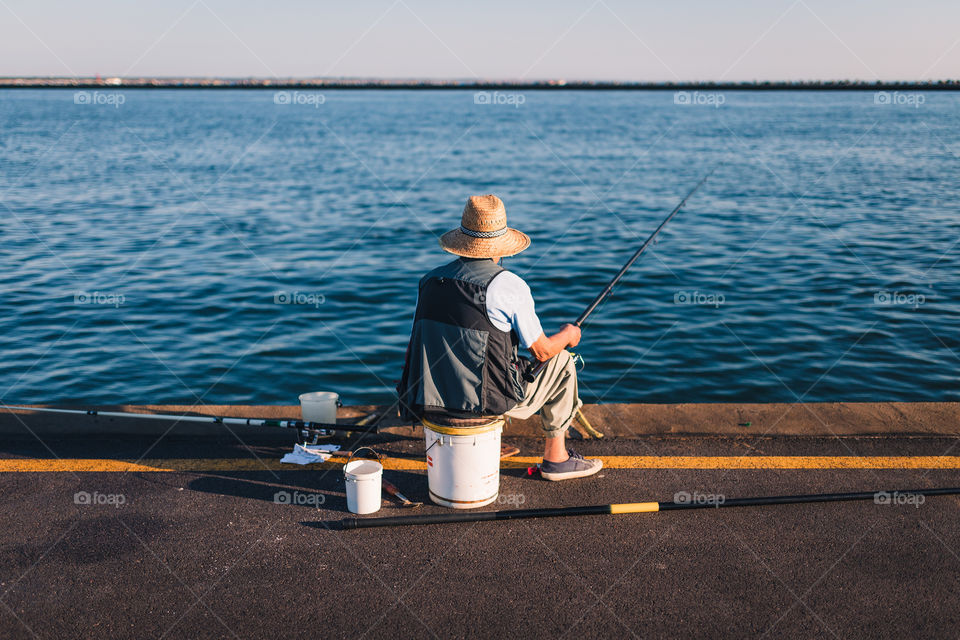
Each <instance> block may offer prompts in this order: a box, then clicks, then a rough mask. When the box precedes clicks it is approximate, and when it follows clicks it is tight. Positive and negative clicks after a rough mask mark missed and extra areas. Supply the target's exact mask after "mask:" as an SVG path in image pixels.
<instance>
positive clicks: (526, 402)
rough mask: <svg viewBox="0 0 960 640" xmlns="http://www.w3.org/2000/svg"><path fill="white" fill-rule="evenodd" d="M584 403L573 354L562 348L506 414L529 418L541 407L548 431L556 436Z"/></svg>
mask: <svg viewBox="0 0 960 640" xmlns="http://www.w3.org/2000/svg"><path fill="white" fill-rule="evenodd" d="M582 406H583V403H582V402H580V396H579V394H578V391H577V367H576V364H575V363H574V361H573V355H572V354H571V353H570V352H569V351H561V352H560V353H559V354H557V355H556V357H554V358H551V359H550V360H548V361H547V366H546V367H544V369H543V371H541V372H540V375H538V376H537V378H536V380H534V381H533V382H528V383H527V386H526V389H525V394H524V398H523V401H522V402H521V403H520V404H518V405H517V406H516V407H514V408H513V409H510V411H507V412H506V413H505V414H504V415H506V416H509V417H511V418H517V419H518V420H526V419H527V418H530V417H532V416H533V415H534V414H535V413H536V412H537V411H540V419H541V420H542V421H543V430H544V435H546V437H548V438H556V437H557V436H560V435H563V432H564V431H566V429H567V427H569V426H570V423H571V422H573V418H574V416H575V415H576V413H577V409H579V408H580V407H582Z"/></svg>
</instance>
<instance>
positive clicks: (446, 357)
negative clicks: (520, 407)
mask: <svg viewBox="0 0 960 640" xmlns="http://www.w3.org/2000/svg"><path fill="white" fill-rule="evenodd" d="M502 271H503V267H501V266H499V265H497V264H496V263H494V262H493V261H492V260H486V259H484V260H471V259H469V258H458V259H457V260H454V261H453V262H451V263H449V264H446V265H443V266H442V267H438V268H436V269H434V270H433V271H431V272H430V273H428V274H427V275H425V276H424V277H423V278H422V279H421V280H420V294H419V298H418V300H417V311H416V315H415V316H414V319H413V333H412V334H411V336H410V343H409V345H408V346H407V358H406V364H405V365H404V369H403V377H402V378H401V379H400V384H399V385H398V387H397V392H398V394H399V399H400V407H401V412H402V414H403V415H405V416H406V417H407V418H408V419H409V418H419V417H422V416H423V413H424V412H425V411H429V412H437V413H446V414H455V415H459V414H471V415H501V414H503V413H505V412H506V411H509V410H510V409H512V408H513V407H515V406H516V405H517V403H518V402H520V401H521V400H523V395H524V384H523V379H522V376H521V363H520V361H519V359H518V354H517V346H518V344H519V342H520V340H519V338H518V337H517V334H516V332H515V331H513V330H512V329H511V330H510V331H502V330H500V329H498V328H497V327H496V326H495V325H494V324H493V323H492V322H490V319H489V318H488V317H487V305H486V299H487V286H488V285H489V284H490V281H491V280H493V278H494V277H495V276H496V275H497V274H499V273H501V272H502Z"/></svg>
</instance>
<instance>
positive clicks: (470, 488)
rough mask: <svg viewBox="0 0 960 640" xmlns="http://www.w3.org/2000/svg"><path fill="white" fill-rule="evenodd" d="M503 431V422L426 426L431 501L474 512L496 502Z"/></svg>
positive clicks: (498, 492) (498, 490)
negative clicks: (471, 425)
mask: <svg viewBox="0 0 960 640" xmlns="http://www.w3.org/2000/svg"><path fill="white" fill-rule="evenodd" d="M502 431H503V421H502V420H497V421H495V422H492V423H490V424H489V425H486V426H483V427H477V428H475V429H461V428H448V427H441V426H438V425H433V424H426V423H425V424H424V425H423V433H424V436H425V437H426V445H427V484H428V485H429V488H430V499H431V500H432V501H433V502H435V503H436V504H439V505H441V506H444V507H450V508H452V509H475V508H477V507H482V506H484V505H488V504H490V503H491V502H493V501H494V500H496V499H497V496H498V495H499V494H500V433H501V432H502Z"/></svg>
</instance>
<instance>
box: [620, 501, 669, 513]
mask: <svg viewBox="0 0 960 640" xmlns="http://www.w3.org/2000/svg"><path fill="white" fill-rule="evenodd" d="M651 511H660V503H659V502H625V503H622V504H612V505H610V513H613V514H617V513H650V512H651Z"/></svg>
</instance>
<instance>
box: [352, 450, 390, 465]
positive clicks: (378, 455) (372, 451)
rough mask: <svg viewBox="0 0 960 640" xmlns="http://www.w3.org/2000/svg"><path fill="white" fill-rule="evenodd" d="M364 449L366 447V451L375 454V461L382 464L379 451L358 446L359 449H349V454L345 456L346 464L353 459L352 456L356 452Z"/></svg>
mask: <svg viewBox="0 0 960 640" xmlns="http://www.w3.org/2000/svg"><path fill="white" fill-rule="evenodd" d="M364 449H366V450H367V451H369V452H370V453H372V454H373V455H375V456H376V457H377V462H379V463H380V464H381V465H383V456H381V455H380V454H379V453H377V452H376V451H374V450H373V449H371V448H370V447H360V448H359V449H354V450H353V451H351V452H350V455H349V456H348V457H347V464H350V461H351V460H353V458H354V456H356V455H357V452H359V451H363V450H364ZM344 466H346V465H344Z"/></svg>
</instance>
